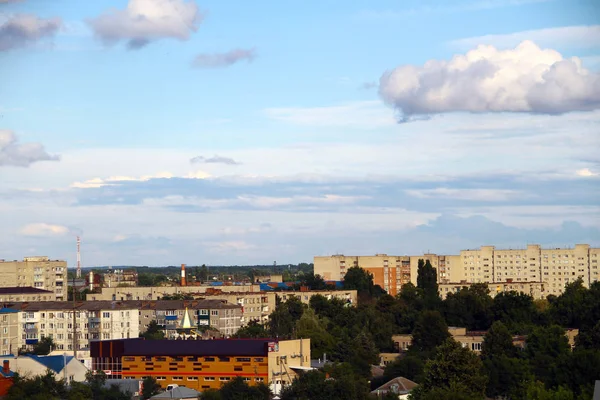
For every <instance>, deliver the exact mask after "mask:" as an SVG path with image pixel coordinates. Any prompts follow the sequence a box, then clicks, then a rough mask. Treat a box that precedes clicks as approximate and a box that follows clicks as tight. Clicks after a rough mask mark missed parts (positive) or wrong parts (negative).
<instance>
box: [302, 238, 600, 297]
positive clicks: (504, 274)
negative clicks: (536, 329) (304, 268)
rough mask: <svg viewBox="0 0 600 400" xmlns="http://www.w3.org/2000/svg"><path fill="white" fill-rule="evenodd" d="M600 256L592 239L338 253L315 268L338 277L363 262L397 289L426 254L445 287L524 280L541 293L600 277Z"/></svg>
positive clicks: (505, 286)
mask: <svg viewBox="0 0 600 400" xmlns="http://www.w3.org/2000/svg"><path fill="white" fill-rule="evenodd" d="M599 258H600V248H593V247H590V245H588V244H577V245H575V247H574V248H553V249H544V248H542V247H541V246H540V245H535V244H531V245H528V246H527V247H526V248H522V249H496V248H495V247H494V246H482V247H481V248H479V249H475V250H462V251H461V252H460V255H437V254H424V255H422V256H392V255H387V254H377V255H375V256H344V255H334V256H327V257H315V258H314V265H315V274H320V275H321V276H323V277H324V278H325V279H332V280H340V279H343V277H344V275H345V274H346V271H347V270H348V268H350V267H354V266H359V267H361V268H363V269H365V270H367V271H368V272H370V273H371V274H373V281H374V283H375V284H377V285H379V286H381V287H382V288H383V289H385V290H386V291H387V292H388V293H390V294H391V295H395V294H397V293H398V292H399V290H400V288H401V287H402V285H404V284H405V283H408V282H412V283H413V284H415V285H416V283H417V266H418V260H419V259H424V260H429V261H430V262H431V265H432V266H433V267H434V268H435V269H436V270H437V274H438V283H439V284H440V288H443V290H445V291H448V290H452V289H454V290H457V289H458V288H460V287H462V286H468V285H469V284H471V283H478V282H482V283H488V284H490V289H491V290H492V294H495V292H494V291H495V290H496V289H497V290H498V291H504V290H513V289H514V288H519V287H520V286H523V290H522V291H524V292H528V293H529V292H531V293H530V294H531V295H533V296H534V297H538V298H541V297H546V296H547V295H549V294H560V293H562V291H563V289H564V287H565V285H566V284H568V283H571V282H574V281H575V280H577V279H579V278H581V279H582V280H583V284H584V286H586V287H589V285H590V283H592V282H595V281H598V279H599V278H600V276H599V274H598V273H599V269H598V259H599ZM518 283H523V285H518ZM532 283H535V285H532ZM492 284H495V285H492ZM442 294H443V295H446V294H447V293H442Z"/></svg>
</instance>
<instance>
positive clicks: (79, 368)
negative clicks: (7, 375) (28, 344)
mask: <svg viewBox="0 0 600 400" xmlns="http://www.w3.org/2000/svg"><path fill="white" fill-rule="evenodd" d="M4 361H8V362H9V366H10V370H11V371H13V372H16V373H18V374H19V375H20V376H22V377H25V378H33V377H36V376H41V375H45V374H46V372H47V371H48V370H50V371H52V373H54V377H55V379H56V380H60V379H65V381H66V382H71V381H75V382H83V381H85V374H86V373H87V372H88V371H89V370H88V369H87V368H86V367H85V365H83V364H82V363H81V362H80V361H79V360H77V359H76V358H74V357H73V356H69V355H66V354H63V355H54V356H35V355H26V356H0V364H2V363H3V362H4Z"/></svg>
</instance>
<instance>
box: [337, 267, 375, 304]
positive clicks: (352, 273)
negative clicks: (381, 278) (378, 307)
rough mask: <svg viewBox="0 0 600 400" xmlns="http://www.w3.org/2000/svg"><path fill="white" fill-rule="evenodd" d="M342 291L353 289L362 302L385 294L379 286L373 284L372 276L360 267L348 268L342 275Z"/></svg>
mask: <svg viewBox="0 0 600 400" xmlns="http://www.w3.org/2000/svg"><path fill="white" fill-rule="evenodd" d="M344 289H355V290H356V291H357V292H358V296H359V298H362V299H363V301H366V300H368V299H370V298H372V297H378V296H380V295H382V294H384V293H385V292H383V291H382V290H381V288H380V287H379V286H377V287H376V286H375V285H374V284H373V274H371V273H369V272H367V271H365V270H364V269H362V268H360V267H350V268H348V270H347V271H346V275H344Z"/></svg>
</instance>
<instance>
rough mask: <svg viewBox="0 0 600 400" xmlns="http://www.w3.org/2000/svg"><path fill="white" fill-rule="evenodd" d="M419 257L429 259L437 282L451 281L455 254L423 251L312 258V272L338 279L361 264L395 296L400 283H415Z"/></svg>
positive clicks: (455, 268) (328, 278)
mask: <svg viewBox="0 0 600 400" xmlns="http://www.w3.org/2000/svg"><path fill="white" fill-rule="evenodd" d="M419 259H423V260H429V262H430V263H431V265H432V266H433V267H434V268H435V269H436V271H437V273H438V282H451V281H452V280H453V279H454V276H455V275H456V276H458V271H459V269H458V267H459V260H460V258H459V257H458V256H444V255H436V254H424V255H422V256H393V255H388V254H376V255H374V256H344V255H341V254H338V255H333V256H325V257H315V258H314V266H315V267H314V272H315V274H319V275H321V276H322V277H323V278H324V279H325V280H342V279H344V276H345V275H346V271H347V270H348V268H351V267H361V268H362V269H364V270H366V271H368V272H369V273H371V274H372V275H373V283H374V284H376V285H379V286H381V287H382V288H383V289H384V290H385V291H387V292H388V293H389V294H391V295H392V296H395V295H396V294H397V293H398V292H399V291H400V289H401V288H402V285H404V284H407V283H409V282H411V283H413V284H414V285H416V284H417V270H418V265H419Z"/></svg>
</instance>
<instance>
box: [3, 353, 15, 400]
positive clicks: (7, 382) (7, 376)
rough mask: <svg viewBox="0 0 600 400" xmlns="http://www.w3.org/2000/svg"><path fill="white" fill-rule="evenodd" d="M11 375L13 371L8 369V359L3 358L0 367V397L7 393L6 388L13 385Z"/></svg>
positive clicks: (12, 375)
mask: <svg viewBox="0 0 600 400" xmlns="http://www.w3.org/2000/svg"><path fill="white" fill-rule="evenodd" d="M13 377H14V372H13V371H11V369H10V361H9V360H4V361H3V362H2V369H0V398H2V397H4V396H6V395H7V394H8V390H9V389H10V388H11V386H12V385H13Z"/></svg>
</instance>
